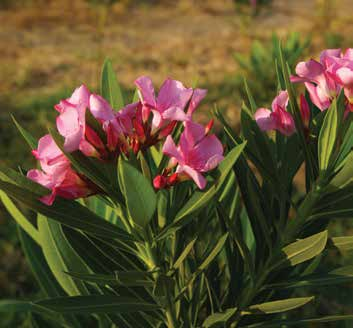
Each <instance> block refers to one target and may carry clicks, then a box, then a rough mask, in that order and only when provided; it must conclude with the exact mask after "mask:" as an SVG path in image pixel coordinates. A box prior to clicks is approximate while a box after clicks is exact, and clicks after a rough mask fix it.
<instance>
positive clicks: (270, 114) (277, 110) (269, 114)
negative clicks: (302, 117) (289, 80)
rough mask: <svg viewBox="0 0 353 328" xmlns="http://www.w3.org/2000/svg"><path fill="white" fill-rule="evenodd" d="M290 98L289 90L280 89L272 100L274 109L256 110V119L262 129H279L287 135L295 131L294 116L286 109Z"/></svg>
mask: <svg viewBox="0 0 353 328" xmlns="http://www.w3.org/2000/svg"><path fill="white" fill-rule="evenodd" d="M288 99H289V98H288V92H287V91H280V93H279V94H278V96H277V97H276V98H275V99H274V100H273V102H272V111H270V110H269V109H267V108H259V109H258V110H257V111H256V113H255V115H254V116H255V120H256V123H257V124H258V126H259V128H260V129H261V130H262V131H269V130H277V131H279V132H280V133H282V134H284V135H286V136H290V135H291V134H293V133H294V132H295V124H294V120H293V117H292V115H291V114H290V113H288V112H287V111H286V108H287V106H288Z"/></svg>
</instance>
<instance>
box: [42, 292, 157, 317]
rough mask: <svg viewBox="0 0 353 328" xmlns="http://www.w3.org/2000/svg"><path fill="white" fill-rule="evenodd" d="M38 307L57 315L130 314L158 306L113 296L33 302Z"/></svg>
mask: <svg viewBox="0 0 353 328" xmlns="http://www.w3.org/2000/svg"><path fill="white" fill-rule="evenodd" d="M35 304H36V305H38V306H40V307H44V308H47V309H49V310H51V311H54V312H58V313H82V314H91V313H116V314H117V313H131V312H139V311H156V310H158V309H159V306H158V305H156V304H151V303H147V302H143V301H139V300H136V299H134V298H129V297H122V296H115V295H90V296H72V297H59V298H52V299H48V300H42V301H38V302H35Z"/></svg>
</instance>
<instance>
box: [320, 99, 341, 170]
mask: <svg viewBox="0 0 353 328" xmlns="http://www.w3.org/2000/svg"><path fill="white" fill-rule="evenodd" d="M337 122H338V114H337V102H336V99H334V100H333V102H332V104H331V106H330V108H329V109H328V110H327V113H326V115H325V119H324V122H323V124H322V127H321V130H320V135H319V140H318V153H319V168H320V171H326V170H327V169H328V168H329V165H331V164H332V158H333V153H334V151H335V145H336V138H337Z"/></svg>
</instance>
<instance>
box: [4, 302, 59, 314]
mask: <svg viewBox="0 0 353 328" xmlns="http://www.w3.org/2000/svg"><path fill="white" fill-rule="evenodd" d="M32 311H35V312H37V313H45V314H49V315H52V314H53V313H52V312H50V311H49V310H47V309H45V308H42V307H41V306H39V305H36V304H34V303H32V302H27V301H18V300H7V299H3V300H0V313H1V312H32Z"/></svg>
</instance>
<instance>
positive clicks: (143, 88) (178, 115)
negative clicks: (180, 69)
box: [135, 76, 193, 132]
mask: <svg viewBox="0 0 353 328" xmlns="http://www.w3.org/2000/svg"><path fill="white" fill-rule="evenodd" d="M135 84H136V86H137V88H138V90H139V96H140V101H141V103H142V106H143V108H142V118H143V121H144V122H146V121H147V119H148V116H149V114H150V112H152V114H153V119H152V132H153V131H155V130H159V129H162V128H163V127H165V126H166V125H168V123H170V122H172V121H186V120H187V119H188V117H187V115H186V113H185V112H184V109H185V106H186V105H187V103H188V102H189V100H190V98H191V96H192V93H193V91H192V89H191V88H185V87H184V86H183V84H182V83H181V82H179V81H175V80H172V79H167V80H165V81H164V83H163V85H162V86H161V88H160V90H159V94H158V97H157V98H156V97H155V92H154V88H153V85H152V81H151V79H150V78H149V77H146V76H141V77H139V78H138V79H137V80H136V81H135Z"/></svg>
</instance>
